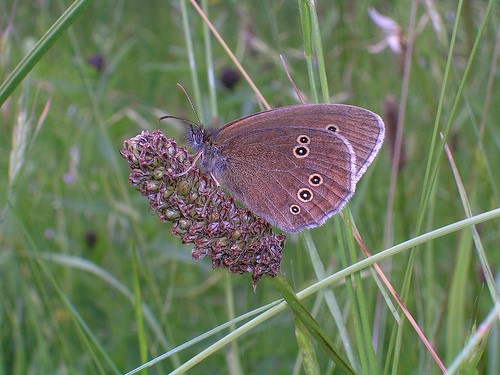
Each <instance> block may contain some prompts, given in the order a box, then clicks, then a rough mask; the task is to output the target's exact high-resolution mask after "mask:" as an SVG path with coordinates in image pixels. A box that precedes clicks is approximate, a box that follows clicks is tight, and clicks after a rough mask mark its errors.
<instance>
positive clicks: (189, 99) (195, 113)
mask: <svg viewBox="0 0 500 375" xmlns="http://www.w3.org/2000/svg"><path fill="white" fill-rule="evenodd" d="M177 87H178V88H180V89H181V90H182V92H184V95H186V98H187V100H188V101H189V104H190V105H191V109H192V110H193V112H194V115H195V116H196V120H197V121H198V124H196V125H197V126H198V127H200V126H201V121H200V118H199V117H198V113H197V112H196V109H195V108H194V104H193V102H192V101H191V97H190V96H189V94H188V93H187V91H186V89H185V88H184V86H182V85H181V84H180V83H177ZM191 124H194V123H193V122H192V121H191Z"/></svg>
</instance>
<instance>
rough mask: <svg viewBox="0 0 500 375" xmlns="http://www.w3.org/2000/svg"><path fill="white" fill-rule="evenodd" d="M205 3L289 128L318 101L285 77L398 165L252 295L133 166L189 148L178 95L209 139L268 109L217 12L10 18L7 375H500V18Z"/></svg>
mask: <svg viewBox="0 0 500 375" xmlns="http://www.w3.org/2000/svg"><path fill="white" fill-rule="evenodd" d="M67 3H69V2H67ZM199 3H200V6H201V9H202V11H201V13H203V14H204V15H205V16H206V17H207V19H209V20H210V21H211V22H212V23H213V25H214V27H215V29H216V30H217V31H218V33H219V34H220V36H221V38H222V39H223V40H224V41H225V43H227V46H228V47H229V49H230V51H232V53H233V54H234V58H235V59H236V60H237V61H238V62H239V63H240V64H241V66H242V67H243V69H244V70H245V71H246V73H247V74H248V76H249V77H250V79H251V80H252V81H253V83H254V84H255V87H256V88H257V89H258V91H259V92H260V93H261V95H262V97H263V98H265V101H267V102H268V103H269V105H270V106H271V107H278V106H282V105H289V104H294V103H297V102H298V101H299V99H298V98H297V96H296V93H295V91H294V89H293V84H292V83H291V81H290V80H289V78H288V77H287V74H286V70H285V67H284V64H283V61H284V63H285V65H286V67H287V69H288V71H289V73H290V76H291V79H292V81H293V83H294V84H295V85H296V86H297V88H298V90H299V91H300V92H301V93H302V95H303V96H304V98H305V100H306V102H309V103H313V102H332V103H350V104H355V105H358V106H362V107H366V108H369V109H371V110H373V111H374V112H377V113H379V114H380V115H381V116H382V117H383V118H384V121H385V122H386V126H387V137H386V142H385V145H384V147H383V150H382V152H381V153H380V155H379V156H378V157H377V159H376V160H375V162H374V164H373V166H372V167H371V168H370V169H369V171H368V172H367V173H366V175H365V176H364V177H363V178H362V179H361V181H360V183H359V184H358V189H357V192H356V195H355V196H354V198H353V199H352V201H351V203H350V204H349V205H348V209H345V210H344V211H343V215H338V216H336V217H335V218H334V219H332V220H329V221H328V222H327V223H326V224H325V225H324V226H322V227H320V228H316V229H314V230H311V231H308V232H306V233H301V234H299V235H296V236H288V238H287V242H286V245H285V248H284V251H283V260H282V263H281V272H282V277H277V278H265V279H264V280H262V281H260V282H259V283H258V285H257V290H256V292H254V290H253V288H252V280H251V277H250V275H248V274H247V275H243V276H239V275H234V274H229V273H228V272H227V271H225V270H221V269H215V270H214V269H212V267H211V263H210V261H209V260H208V259H203V260H194V259H191V249H192V248H191V247H190V246H187V245H186V246H184V245H182V244H181V242H180V240H179V239H178V238H177V237H174V236H172V235H171V233H170V229H171V226H170V224H168V223H162V222H160V221H159V220H158V219H157V217H156V216H155V215H154V214H152V213H151V211H150V209H149V206H148V202H147V200H146V199H144V198H143V197H141V196H140V194H138V193H137V192H136V191H135V190H134V188H133V187H131V186H130V185H129V184H128V173H129V170H128V166H127V163H126V161H125V160H123V159H122V158H121V157H120V154H119V151H120V149H122V147H123V142H124V140H125V139H128V138H131V137H133V136H135V135H137V134H139V133H140V132H141V131H142V130H149V131H152V130H154V129H160V130H162V132H163V133H165V134H166V135H167V136H168V137H173V138H176V139H177V141H178V143H179V144H184V139H183V134H184V131H185V127H184V125H183V124H182V123H180V122H178V123H176V122H158V119H159V118H160V117H161V116H163V115H173V116H178V117H182V118H185V119H190V120H193V121H196V119H195V117H194V114H193V112H192V110H191V107H190V105H189V103H188V101H187V100H186V97H185V96H184V94H183V93H182V91H180V90H178V88H177V87H176V83H177V82H179V83H181V84H182V85H183V86H184V87H186V89H187V91H188V92H189V93H190V95H191V96H192V98H193V102H194V106H195V107H196V110H197V112H198V114H199V116H200V120H201V121H202V122H203V123H204V124H207V125H212V124H214V125H217V124H218V125H222V124H224V123H226V122H229V121H231V120H233V119H236V118H238V117H242V116H244V115H247V114H250V113H253V112H256V111H258V110H260V109H263V108H265V102H264V101H262V100H258V94H257V92H256V90H254V89H252V86H251V85H250V83H249V81H248V80H246V79H244V78H242V75H241V74H242V73H241V72H239V71H238V69H237V67H236V65H235V63H234V61H233V60H232V59H231V57H230V55H229V54H228V53H227V51H226V50H225V49H224V48H223V46H222V44H221V42H220V41H219V40H218V39H216V38H215V37H214V35H213V33H212V32H211V30H210V29H209V27H208V26H207V24H206V23H205V22H204V20H203V18H202V17H201V16H200V13H199V12H197V11H196V9H195V4H196V2H195V1H194V0H192V1H191V0H171V1H148V2H139V1H114V2H97V1H94V2H91V1H89V0H75V1H74V3H73V4H71V5H69V7H68V4H63V2H62V1H57V2H56V1H48V0H39V1H36V2H19V1H15V0H7V1H4V2H1V3H0V73H1V74H0V82H2V85H1V86H0V106H1V107H0V109H1V110H0V112H1V113H0V128H1V130H0V173H1V176H3V178H1V179H0V285H1V296H2V298H1V300H2V302H1V305H0V365H1V366H0V374H4V373H5V374H26V373H37V374H45V373H46V374H52V373H61V374H66V373H68V374H77V373H78V374H79V373H89V374H90V373H103V374H109V373H126V372H128V371H133V370H134V369H135V370H139V367H140V366H141V365H142V364H145V363H146V362H148V361H152V362H151V363H150V366H149V367H147V369H144V370H142V371H143V372H141V373H151V374H163V373H170V372H173V373H182V372H185V371H187V370H189V369H191V371H190V373H193V374H194V373H200V374H211V373H213V374H226V373H227V374H254V373H259V374H292V373H294V374H298V373H307V374H316V373H324V374H337V373H346V372H349V371H351V370H352V371H353V372H354V373H372V374H376V373H387V374H389V373H392V374H410V373H413V374H421V373H429V374H438V373H442V372H443V371H444V369H445V368H447V369H448V371H449V372H450V373H457V372H460V373H467V374H469V373H471V374H475V373H489V374H498V373H500V361H499V359H498V353H499V346H500V339H499V337H500V334H499V329H500V325H499V318H500V301H499V295H500V293H499V286H498V285H499V283H498V279H499V277H498V270H499V268H500V252H499V251H498V243H499V240H500V237H499V233H500V230H499V220H498V217H499V216H500V192H499V187H500V174H499V173H498V165H499V164H500V127H499V126H498V124H499V122H500V107H499V106H498V104H497V103H498V98H499V97H500V85H499V83H498V58H499V53H500V29H499V28H498V25H499V24H500V23H499V17H500V13H499V10H500V9H499V7H498V4H496V3H495V2H494V1H489V2H471V1H467V2H464V1H462V0H459V1H458V2H456V1H439V2H437V1H434V2H433V1H432V0H429V1H425V2H420V1H416V0H415V1H413V2H410V1H405V2H395V1H394V2H388V1H369V2H367V1H365V2H333V1H316V2H313V1H306V0H298V1H291V0H289V1H284V0H279V1H266V0H256V1H230V0H218V1H217V0H213V1H208V0H201V1H200V2H199ZM384 47H385V48H384ZM281 57H282V59H281ZM398 123H399V125H400V129H401V133H400V136H399V137H398V136H397V134H398V132H397V129H398V125H397V124H398ZM445 144H446V145H447V147H445ZM398 151H400V152H399V153H398ZM360 245H361V246H360ZM368 253H370V254H375V255H373V256H368ZM495 278H496V280H497V281H496V282H495ZM290 286H291V287H290ZM391 288H393V289H391ZM396 295H397V296H398V297H397V298H395V297H394V296H396ZM283 298H285V299H286V301H287V302H288V305H287V304H286V303H284V302H282V300H283ZM412 319H414V320H413V324H412ZM343 363H345V366H344V367H342V364H343ZM350 369H351V370H350Z"/></svg>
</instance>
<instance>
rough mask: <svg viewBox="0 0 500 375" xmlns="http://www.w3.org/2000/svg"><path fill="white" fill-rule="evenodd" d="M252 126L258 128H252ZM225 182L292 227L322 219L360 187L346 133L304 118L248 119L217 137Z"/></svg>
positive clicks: (260, 212)
mask: <svg viewBox="0 0 500 375" xmlns="http://www.w3.org/2000/svg"><path fill="white" fill-rule="evenodd" d="M246 127H251V128H252V130H251V131H250V129H248V128H246ZM215 143H216V145H217V148H218V150H219V152H220V154H221V156H222V157H223V158H224V159H225V168H223V169H220V170H215V171H213V173H214V175H215V177H216V178H217V179H218V180H219V182H220V183H221V184H222V185H223V186H225V187H226V188H227V189H228V190H229V192H230V193H231V194H232V195H234V196H235V197H236V198H237V199H238V200H240V201H241V202H242V203H243V204H245V206H246V207H247V208H249V209H250V210H252V211H253V212H255V213H256V214H258V215H260V216H262V217H263V218H264V219H266V220H267V221H269V222H270V223H272V224H274V225H276V226H278V227H279V228H281V229H283V230H284V231H287V232H297V231H299V230H303V229H305V228H309V227H314V226H318V225H320V224H322V223H323V222H324V221H325V220H326V219H327V218H329V217H330V216H332V215H333V214H335V213H337V212H338V211H339V210H340V209H341V208H342V207H343V206H344V205H345V203H346V202H347V201H348V200H349V198H350V197H351V195H352V194H353V192H354V188H355V174H356V167H355V165H354V162H355V156H354V153H353V150H352V147H351V146H350V144H349V142H347V141H346V140H345V138H344V137H343V136H342V135H339V134H335V133H332V132H329V131H327V130H325V129H320V128H316V127H311V126H305V125H304V124H302V123H301V119H300V118H296V119H294V120H293V121H292V122H290V123H289V124H288V125H287V126H286V127H285V126H278V127H276V126H274V122H273V124H269V123H268V125H267V126H266V124H264V123H258V122H257V124H256V123H254V122H247V123H243V124H239V125H238V127H229V128H228V127H225V128H223V129H222V130H221V131H220V132H219V134H218V135H217V137H216V139H215Z"/></svg>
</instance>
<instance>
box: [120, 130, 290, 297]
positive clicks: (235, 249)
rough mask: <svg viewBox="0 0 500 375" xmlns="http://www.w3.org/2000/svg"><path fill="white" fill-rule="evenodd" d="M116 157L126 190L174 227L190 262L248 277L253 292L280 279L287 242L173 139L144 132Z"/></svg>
mask: <svg viewBox="0 0 500 375" xmlns="http://www.w3.org/2000/svg"><path fill="white" fill-rule="evenodd" d="M120 154H121V155H122V156H123V157H124V158H125V159H126V160H127V161H128V163H129V165H130V175H129V182H130V184H131V185H133V186H134V187H135V188H136V189H137V190H138V191H139V192H140V193H141V194H142V195H143V196H145V197H146V198H148V200H149V205H150V207H151V209H152V210H153V211H154V212H155V213H156V214H157V215H158V217H159V218H160V220H162V221H170V222H172V223H173V225H172V233H173V234H174V235H176V236H179V237H180V238H181V240H182V243H185V244H187V243H192V244H194V249H193V250H192V253H191V255H192V257H193V258H194V259H202V258H204V257H206V256H208V257H209V258H210V259H211V260H212V265H213V267H214V268H215V267H222V268H225V269H227V270H229V271H230V272H233V273H239V274H243V273H247V272H248V273H251V274H252V282H253V286H254V289H255V287H256V284H257V282H258V281H259V280H260V279H262V278H263V277H265V276H277V275H278V273H279V271H280V262H281V252H282V250H283V246H284V244H285V239H286V237H285V236H284V235H283V234H273V233H272V227H271V225H270V224H269V223H267V222H265V221H264V220H263V219H261V218H259V217H257V216H255V215H254V214H252V212H250V211H249V210H247V209H245V208H240V207H238V206H237V205H236V202H235V200H234V198H232V197H231V196H228V195H226V194H225V192H224V191H223V190H222V189H221V188H220V187H219V186H218V185H217V183H216V182H215V181H214V180H213V179H212V178H211V177H208V176H206V175H205V174H203V173H202V172H201V171H200V169H199V168H198V167H197V166H196V165H194V164H193V161H194V158H193V156H192V155H190V154H189V153H188V152H187V150H186V149H185V148H184V147H178V146H177V143H176V142H175V140H174V139H171V138H166V137H165V135H163V133H162V132H160V131H159V130H156V131H154V132H153V133H149V132H147V131H143V132H142V133H141V134H139V135H137V136H136V137H134V138H131V139H127V140H125V142H124V144H123V149H122V150H121V151H120Z"/></svg>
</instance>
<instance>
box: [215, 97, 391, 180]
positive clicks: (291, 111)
mask: <svg viewBox="0 0 500 375" xmlns="http://www.w3.org/2000/svg"><path fill="white" fill-rule="evenodd" d="M270 120H272V124H273V126H276V127H280V126H288V125H290V124H294V123H295V124H297V123H299V122H300V124H304V126H307V127H308V128H315V129H322V130H324V129H327V130H329V131H331V132H334V133H337V134H339V135H341V136H343V137H344V138H345V139H346V140H347V141H348V142H349V144H350V145H351V147H352V149H353V150H354V154H355V157H356V159H355V162H354V163H355V175H354V179H355V182H356V183H357V182H358V181H359V179H360V178H361V177H362V176H363V174H364V173H365V172H366V169H367V168H368V167H369V166H370V164H371V163H372V162H373V160H374V159H375V156H377V153H378V151H379V150H380V147H381V146H382V143H383V141H384V123H383V122H382V119H381V118H380V116H378V115H377V114H375V113H373V112H371V111H369V110H367V109H364V108H360V107H355V106H351V105H345V104H305V105H294V106H289V107H280V108H275V109H272V110H269V111H264V112H259V113H256V114H253V115H250V116H247V117H244V118H242V119H239V120H236V121H233V122H232V123H229V124H228V125H226V126H225V127H224V128H223V131H224V133H226V134H228V135H229V134H232V133H234V132H238V130H239V128H242V127H243V128H247V127H251V128H252V129H253V128H255V129H257V128H261V127H264V128H265V127H266V126H268V124H269V122H270Z"/></svg>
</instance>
